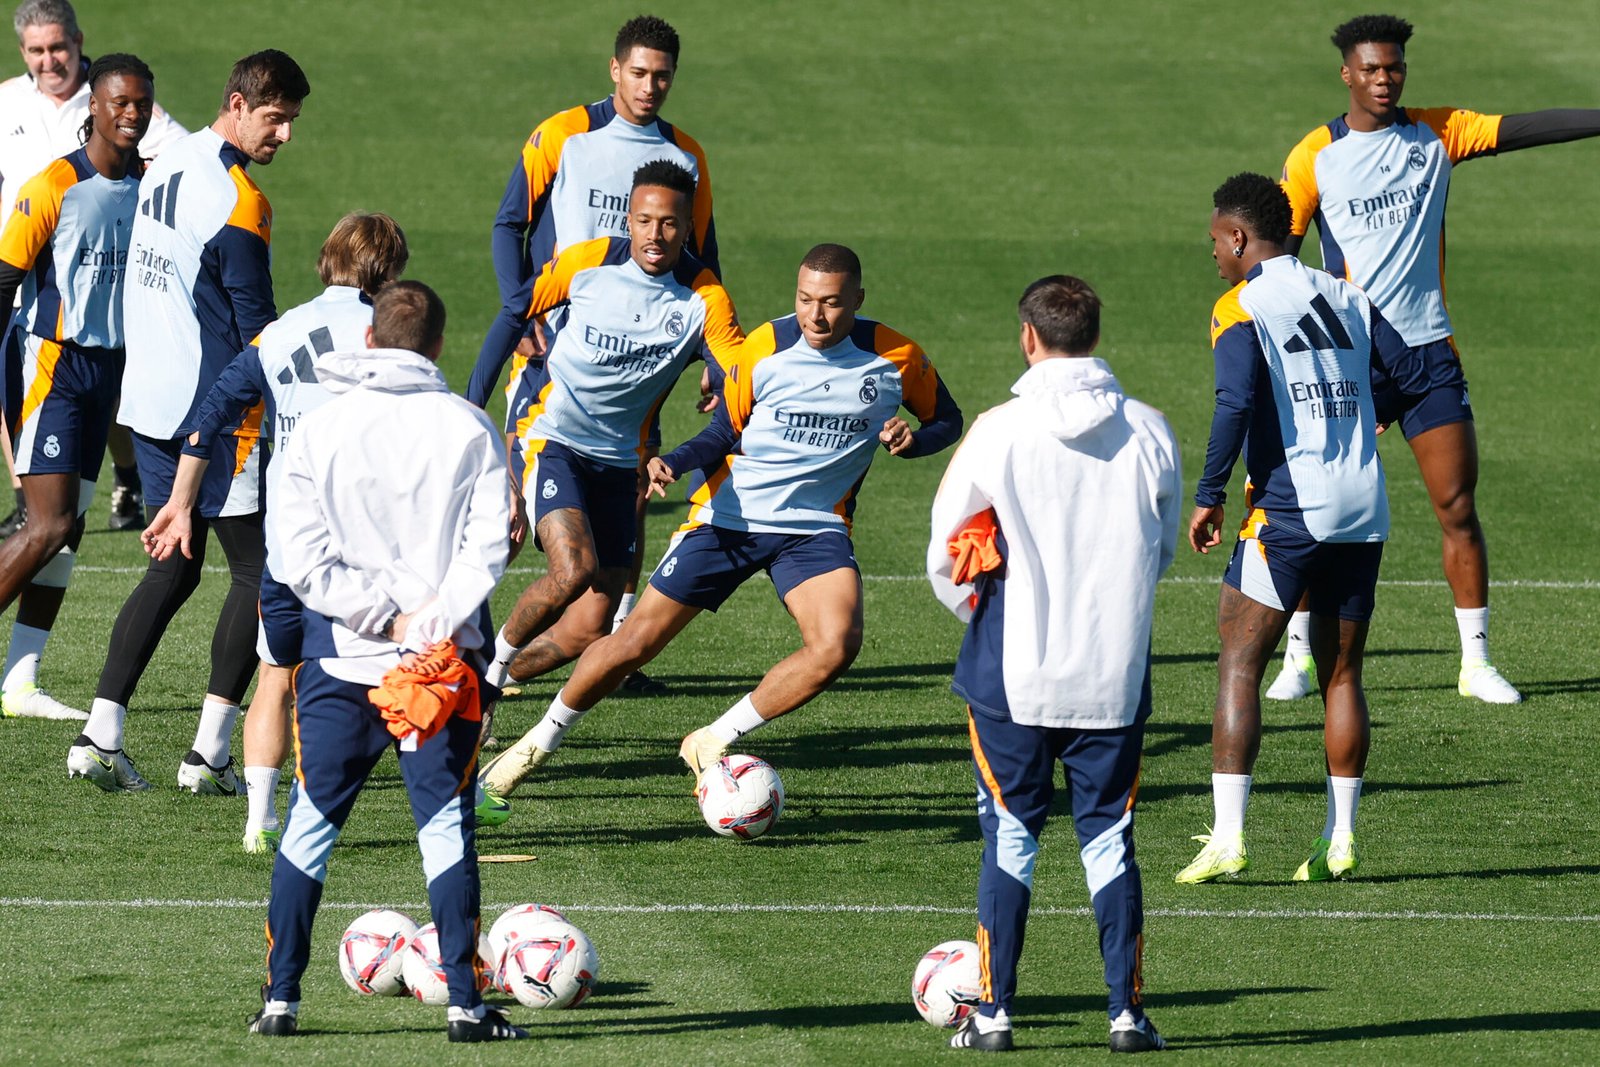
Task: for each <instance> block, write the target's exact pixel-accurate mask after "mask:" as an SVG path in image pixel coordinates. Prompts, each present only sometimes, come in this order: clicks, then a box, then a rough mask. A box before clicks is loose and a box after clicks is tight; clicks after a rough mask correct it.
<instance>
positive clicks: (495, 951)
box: [489, 904, 566, 993]
mask: <svg viewBox="0 0 1600 1067" xmlns="http://www.w3.org/2000/svg"><path fill="white" fill-rule="evenodd" d="M565 918H566V916H565V915H563V914H561V912H559V911H557V910H556V909H555V908H552V907H551V906H550V905H548V904H518V905H517V906H516V907H514V908H508V909H507V910H506V911H505V912H504V913H503V914H502V915H501V916H500V918H498V919H496V920H495V921H494V925H493V926H491V927H489V952H490V954H491V955H492V956H493V957H494V971H493V982H492V984H493V985H494V987H495V988H496V989H498V990H500V991H501V992H502V993H509V992H511V990H509V989H507V988H506V986H505V978H504V976H503V975H502V974H501V972H500V964H501V962H502V961H503V960H504V959H505V956H506V949H508V948H510V947H511V946H512V945H513V944H514V943H515V942H518V941H521V940H522V938H523V936H524V935H525V934H526V933H527V931H528V930H530V929H532V928H533V926H534V924H536V923H540V922H543V921H545V920H547V919H565Z"/></svg>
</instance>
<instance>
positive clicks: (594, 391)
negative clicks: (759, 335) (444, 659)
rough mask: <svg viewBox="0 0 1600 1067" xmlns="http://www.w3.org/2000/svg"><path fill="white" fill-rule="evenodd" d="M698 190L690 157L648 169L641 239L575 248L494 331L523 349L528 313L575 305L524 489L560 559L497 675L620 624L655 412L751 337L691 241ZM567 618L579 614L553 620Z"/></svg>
mask: <svg viewBox="0 0 1600 1067" xmlns="http://www.w3.org/2000/svg"><path fill="white" fill-rule="evenodd" d="M694 195H695V182H694V175H693V174H691V173H690V172H689V171H687V170H685V169H684V168H683V167H680V166H679V165H678V164H676V163H672V162H670V161H668V160H656V161H654V162H651V163H646V164H645V165H644V166H642V167H640V168H639V169H638V171H637V172H635V174H634V177H633V191H632V193H631V194H630V198H629V202H628V219H629V224H628V229H629V233H630V236H629V237H599V238H596V239H595V240H593V241H584V242H581V243H579V244H576V245H571V246H569V247H568V248H566V249H565V250H563V251H562V252H561V253H560V254H559V255H558V256H556V258H555V259H553V260H551V261H550V262H549V263H548V264H546V265H545V268H544V269H543V270H542V271H541V272H540V273H539V275H538V276H537V277H536V278H530V279H529V280H528V281H527V282H525V283H524V284H523V287H522V296H521V297H519V298H518V299H517V301H516V303H517V304H518V306H520V308H521V309H522V310H521V311H520V312H519V314H518V315H517V316H515V317H514V318H513V319H512V320H511V321H510V322H504V321H502V322H497V323H496V325H495V328H494V330H492V331H491V332H490V335H489V339H488V340H487V341H485V342H484V347H485V349H486V350H492V351H499V352H502V353H506V352H510V351H511V349H512V347H513V346H514V345H515V344H516V341H517V338H518V337H520V336H521V332H522V329H523V326H524V324H526V323H527V322H528V321H530V320H532V319H534V318H535V317H537V316H540V315H543V314H545V313H547V312H548V311H551V310H553V309H555V308H557V307H561V308H564V309H565V311H566V313H567V322H566V325H565V326H563V327H562V329H561V331H560V332H559V333H557V334H556V337H555V341H554V342H553V344H552V347H551V350H550V357H549V359H548V360H547V361H546V364H545V367H544V368H543V371H542V374H541V378H540V384H539V388H538V389H537V390H536V391H535V396H536V402H535V405H534V407H533V408H532V409H530V412H529V417H528V421H529V425H528V428H527V430H526V432H525V434H524V438H523V444H524V449H525V451H526V453H527V456H528V465H527V471H526V473H525V475H524V477H523V492H524V495H525V496H526V498H527V499H528V500H529V501H531V502H532V505H533V528H534V532H535V534H536V535H537V537H538V542H539V545H540V547H541V548H543V549H544V553H545V557H546V559H547V560H548V562H549V570H548V571H547V573H545V574H544V576H542V577H540V578H539V579H537V580H535V581H534V582H533V584H531V585H529V586H528V587H527V589H525V590H524V591H523V593H522V595H521V596H520V597H518V598H517V603H516V606H515V607H514V608H513V609H512V611H511V613H510V615H509V616H508V617H507V618H506V621H505V624H504V625H503V626H502V627H501V628H500V633H499V634H498V635H497V636H496V638H495V656H494V663H493V664H492V665H491V666H490V670H489V680H490V681H491V682H492V683H494V684H495V685H497V686H498V685H501V684H503V682H504V679H505V678H506V677H508V676H510V677H513V678H514V679H515V680H517V681H522V680H526V679H527V678H531V677H534V676H535V675H538V674H543V673H545V672H546V671H550V670H554V669H555V668H556V667H559V666H561V665H562V664H563V663H568V662H571V661H572V660H573V659H575V658H577V656H578V655H579V654H580V653H581V652H582V651H583V650H584V649H585V648H587V647H588V646H589V645H591V644H593V643H594V641H596V640H597V639H599V638H600V637H601V636H603V635H604V634H606V633H608V632H610V622H611V618H612V615H613V613H614V612H615V611H616V607H617V600H618V597H619V596H620V595H621V593H622V588H623V585H624V583H625V582H626V581H627V580H628V572H629V568H630V567H631V566H632V563H633V557H634V538H635V536H636V529H637V527H636V525H635V521H634V509H635V500H636V497H637V495H638V464H639V460H640V453H641V451H642V450H643V449H644V447H645V445H646V443H647V439H648V436H649V433H650V428H651V425H652V423H653V422H654V420H655V415H656V412H657V411H659V410H660V407H661V404H662V402H663V401H665V399H666V396H667V393H668V392H669V391H670V390H671V389H672V387H673V385H675V384H676V383H677V380H678V375H679V374H680V373H681V372H682V371H683V369H684V367H685V366H687V365H688V363H689V362H690V360H692V359H695V358H698V357H699V356H700V354H701V352H702V345H703V346H704V348H706V349H709V350H710V352H711V354H712V358H713V359H715V360H717V361H719V363H720V365H722V366H724V367H726V366H729V365H731V364H732V362H733V360H734V357H735V356H736V354H737V352H738V350H739V345H740V344H741V343H742V342H743V341H744V333H743V331H741V330H740V329H739V322H738V318H737V317H736V316H735V314H734V310H733V301H732V300H730V299H729V297H728V293H727V290H725V289H724V288H723V287H722V283H721V282H719V281H718V280H717V276H716V275H715V274H714V273H712V271H711V269H710V268H708V267H706V266H705V265H704V264H702V263H701V262H700V261H699V260H697V259H695V258H694V256H692V255H690V254H689V253H688V252H687V251H685V250H684V245H685V243H686V242H687V241H688V238H689V234H690V233H691V232H692V227H693V225H694V220H693V214H692V204H693V198H694ZM585 594H590V595H587V596H586V595H585ZM561 618H565V620H566V625H565V626H564V627H563V628H562V631H561V632H555V631H553V630H552V626H553V624H554V623H555V622H556V620H557V619H561ZM519 653H521V655H519ZM513 659H515V660H516V661H517V662H516V669H515V671H514V672H513V670H512V661H513Z"/></svg>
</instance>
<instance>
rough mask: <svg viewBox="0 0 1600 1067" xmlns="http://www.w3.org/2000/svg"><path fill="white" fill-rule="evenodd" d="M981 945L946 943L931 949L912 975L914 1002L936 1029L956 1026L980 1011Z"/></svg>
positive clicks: (968, 942) (912, 998) (956, 942)
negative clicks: (979, 969) (979, 968)
mask: <svg viewBox="0 0 1600 1067" xmlns="http://www.w3.org/2000/svg"><path fill="white" fill-rule="evenodd" d="M978 983H979V978H978V946H977V945H976V944H974V943H973V942H971V941H946V942H944V943H943V944H940V945H935V946H934V947H933V948H931V949H929V950H928V953H927V955H925V956H923V957H922V960H921V962H919V963H918V964H917V970H916V973H915V974H913V975H912V976H911V1003H912V1004H913V1005H914V1006H915V1007H916V1009H917V1014H918V1015H920V1016H922V1017H923V1019H925V1020H927V1021H928V1022H930V1023H932V1024H933V1025H934V1026H955V1025H956V1024H957V1023H959V1022H961V1020H963V1019H965V1018H966V1017H967V1016H969V1015H971V1014H972V1013H973V1012H975V1011H977V1010H978V997H979V995H980V994H979V984H978Z"/></svg>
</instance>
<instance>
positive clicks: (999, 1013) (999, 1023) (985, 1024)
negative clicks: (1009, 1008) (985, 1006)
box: [976, 1008, 1011, 1034]
mask: <svg viewBox="0 0 1600 1067" xmlns="http://www.w3.org/2000/svg"><path fill="white" fill-rule="evenodd" d="M976 1018H977V1026H978V1033H980V1034H992V1033H994V1032H995V1031H996V1030H1009V1029H1011V1016H1010V1015H1008V1014H1006V1010H1005V1009H1004V1008H996V1009H995V1012H994V1018H992V1019H991V1018H989V1017H988V1016H987V1015H985V1014H983V1013H982V1012H979V1013H978V1014H977V1016H976Z"/></svg>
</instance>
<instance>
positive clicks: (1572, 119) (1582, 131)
mask: <svg viewBox="0 0 1600 1067" xmlns="http://www.w3.org/2000/svg"><path fill="white" fill-rule="evenodd" d="M1586 137H1600V109H1596V108H1577V107H1559V108H1551V109H1549V110H1547V111H1528V112H1525V113H1523V114H1521V115H1506V116H1504V117H1502V118H1501V119H1500V136H1499V137H1498V138H1497V139H1496V142H1495V151H1496V152H1515V151H1517V150H1519V149H1523V148H1536V147H1538V146H1539V145H1546V144H1565V143H1566V142H1567V141H1581V140H1583V139H1584V138H1586Z"/></svg>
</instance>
